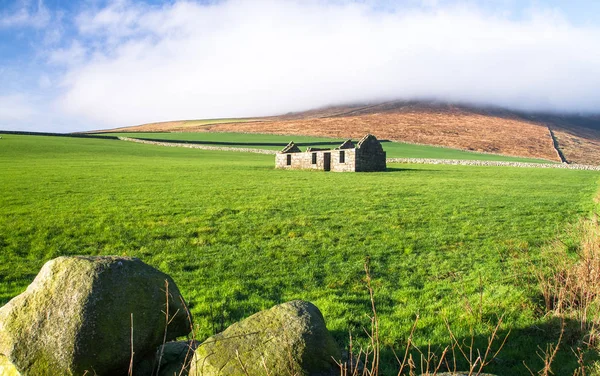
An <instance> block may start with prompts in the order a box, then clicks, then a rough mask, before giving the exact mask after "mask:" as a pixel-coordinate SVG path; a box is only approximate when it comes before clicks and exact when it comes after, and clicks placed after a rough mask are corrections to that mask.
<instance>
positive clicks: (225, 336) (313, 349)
mask: <svg viewBox="0 0 600 376" xmlns="http://www.w3.org/2000/svg"><path fill="white" fill-rule="evenodd" d="M340 358H341V351H340V349H339V348H338V346H337V345H336V343H335V341H334V339H333V337H331V334H330V333H329V331H328V330H327V328H326V327H325V320H324V319H323V315H322V314H321V312H320V311H319V309H318V308H317V307H316V306H314V305H313V304H312V303H309V302H304V301H300V300H296V301H292V302H288V303H284V304H281V305H278V306H275V307H273V308H271V309H269V310H266V311H262V312H259V313H256V314H254V315H252V316H250V317H248V318H247V319H245V320H243V321H240V322H238V323H235V324H233V325H231V326H230V327H229V328H227V329H226V330H225V331H223V332H222V333H219V334H217V335H214V336H212V337H210V338H209V339H207V340H206V341H205V342H204V343H202V344H200V345H199V346H198V348H197V349H196V352H195V356H194V359H192V364H191V366H190V373H189V374H190V376H197V375H203V376H217V375H227V376H238V375H239V376H247V375H250V376H255V375H265V374H269V375H292V374H293V375H331V374H339V368H338V369H337V371H336V367H337V366H336V363H335V360H338V361H339V360H340Z"/></svg>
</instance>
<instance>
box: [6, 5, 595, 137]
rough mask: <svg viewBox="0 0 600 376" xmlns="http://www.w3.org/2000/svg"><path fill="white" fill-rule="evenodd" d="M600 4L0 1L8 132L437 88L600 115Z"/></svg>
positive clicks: (459, 97)
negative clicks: (10, 130) (598, 113)
mask: <svg viewBox="0 0 600 376" xmlns="http://www.w3.org/2000/svg"><path fill="white" fill-rule="evenodd" d="M599 18H600V1H584V0H571V1H564V0H546V1H539V0H538V1H523V0H487V1H475V0H471V1H470V0H462V1H458V0H404V1H385V0H381V1H376V0H364V1H347V0H329V1H325V0H322V1H321V0H308V1H291V0H255V1H244V0H228V1H166V2H163V1H156V0H154V1H150V0H149V1H131V0H83V1H79V2H77V1H67V0H0V129H21V130H39V131H76V130H88V129H98V128H106V127H117V126H126V125H133V124H139V123H143V122H152V121H163V120H173V119H185V118H214V117H232V116H258V115H269V114H277V113H285V112H289V111H299V110H304V109H308V108H311V107H317V106H323V105H328V104H335V103H339V102H350V101H354V102H356V101H374V100H385V99H392V98H394V99H395V98H436V99H442V100H450V101H466V102H474V103H478V104H493V105H499V106H506V107H511V108H516V109H525V110H544V111H560V112H600V89H599V88H600V52H598V50H599V49H598V47H597V46H598V45H600V19H599Z"/></svg>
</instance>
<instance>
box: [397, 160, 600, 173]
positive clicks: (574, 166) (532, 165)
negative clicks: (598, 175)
mask: <svg viewBox="0 0 600 376" xmlns="http://www.w3.org/2000/svg"><path fill="white" fill-rule="evenodd" d="M387 163H416V164H434V165H435V164H438V165H439V164H443V165H459V166H496V167H498V166H505V167H528V168H562V169H568V170H589V171H600V166H591V165H580V164H566V163H530V162H506V161H478V160H461V159H428V158H388V159H387Z"/></svg>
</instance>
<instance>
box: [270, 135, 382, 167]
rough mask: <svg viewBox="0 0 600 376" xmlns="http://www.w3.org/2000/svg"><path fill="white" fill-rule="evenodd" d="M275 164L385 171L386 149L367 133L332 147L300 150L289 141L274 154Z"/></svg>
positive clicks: (280, 165) (276, 165)
mask: <svg viewBox="0 0 600 376" xmlns="http://www.w3.org/2000/svg"><path fill="white" fill-rule="evenodd" d="M275 167H276V168H284V169H285V168H287V169H302V170H323V171H336V172H368V171H385V169H386V165H385V151H383V147H382V146H381V143H380V142H379V140H377V138H376V137H375V136H373V135H372V134H367V135H366V136H365V137H363V138H362V139H361V140H360V141H358V143H357V144H356V146H355V145H354V143H353V142H352V140H347V141H344V142H343V143H342V144H341V145H340V146H339V147H337V148H335V149H333V150H331V149H319V148H311V147H309V148H307V149H306V151H305V152H302V151H301V150H300V148H298V146H297V145H296V144H294V142H293V141H292V142H290V143H289V144H288V145H287V146H286V147H285V148H283V150H281V151H280V152H279V153H277V154H276V155H275Z"/></svg>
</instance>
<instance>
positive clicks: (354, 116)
mask: <svg viewBox="0 0 600 376" xmlns="http://www.w3.org/2000/svg"><path fill="white" fill-rule="evenodd" d="M550 129H552V130H553V132H554V135H555V137H556V141H557V143H558V146H559V149H560V150H561V151H562V153H563V155H564V156H565V158H566V159H567V161H568V162H570V163H587V164H600V117H597V116H596V117H593V116H589V117H583V116H559V115H551V114H525V113H519V112H515V111H509V110H504V109H500V108H478V107H472V106H467V105H457V104H449V103H442V102H425V101H391V102H385V103H375V104H357V105H346V106H331V107H326V108H321V109H315V110H310V111H305V112H299V113H290V114H286V115H281V116H273V117H264V118H251V119H250V118H248V119H216V120H212V121H211V120H205V121H177V122H165V123H152V124H144V125H139V126H135V127H126V128H119V129H117V130H116V131H128V132H132V131H136V132H150V131H152V132H157V131H159V132H182V131H185V132H206V131H210V132H249V133H269V134H285V135H307V136H324V137H336V138H349V137H352V138H359V137H362V136H363V135H364V134H365V133H373V134H375V135H376V136H377V137H379V138H381V139H390V140H395V141H404V142H410V143H420V144H430V145H440V146H448V147H453V148H458V149H464V150H472V151H480V152H488V153H499V154H505V155H513V156H522V157H530V158H543V159H548V160H553V161H560V157H559V155H558V153H557V151H556V150H555V148H554V143H553V140H552V137H551V134H550ZM112 131H115V130H112Z"/></svg>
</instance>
